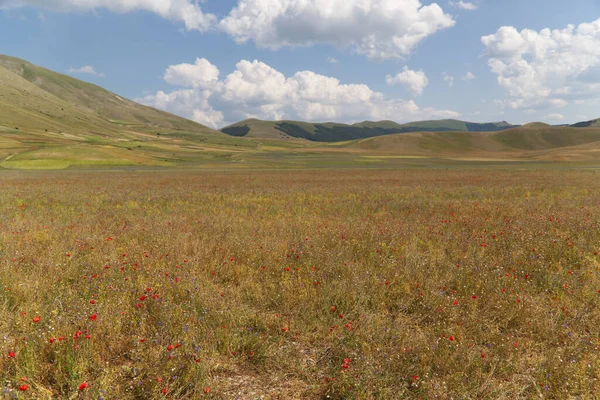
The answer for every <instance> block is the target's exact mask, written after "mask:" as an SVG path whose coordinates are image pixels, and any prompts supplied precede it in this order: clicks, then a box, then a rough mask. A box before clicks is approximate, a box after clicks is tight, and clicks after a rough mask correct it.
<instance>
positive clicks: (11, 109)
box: [0, 56, 257, 168]
mask: <svg viewBox="0 0 600 400" xmlns="http://www.w3.org/2000/svg"><path fill="white" fill-rule="evenodd" d="M244 146H246V147H247V146H250V147H256V146H257V145H256V144H254V143H249V142H248V141H241V140H239V139H235V138H232V137H229V136H227V135H224V134H222V133H220V132H218V131H215V130H213V129H210V128H208V127H206V126H203V125H200V124H197V123H195V122H192V121H189V120H187V119H184V118H181V117H177V116H175V115H172V114H169V113H166V112H164V111H160V110H156V109H154V108H150V107H145V106H142V105H140V104H137V103H135V102H133V101H131V100H128V99H126V98H124V97H121V96H119V95H117V94H115V93H111V92H109V91H107V90H105V89H103V88H101V87H99V86H96V85H92V84H90V83H87V82H83V81H80V80H77V79H74V78H71V77H69V76H66V75H63V74H59V73H56V72H53V71H50V70H48V69H45V68H42V67H39V66H36V65H33V64H31V63H29V62H27V61H25V60H21V59H17V58H13V57H8V56H0V166H2V167H4V168H66V167H69V166H77V165H79V166H85V165H151V166H152V165H154V166H163V165H174V164H178V163H181V162H183V163H185V162H187V161H193V160H195V159H198V158H211V157H214V156H215V154H220V155H227V154H231V153H232V152H237V151H239V148H240V147H242V148H243V147H244Z"/></svg>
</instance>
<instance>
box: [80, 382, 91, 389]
mask: <svg viewBox="0 0 600 400" xmlns="http://www.w3.org/2000/svg"><path fill="white" fill-rule="evenodd" d="M88 386H89V385H88V383H87V382H83V383H82V384H81V385H79V390H84V389H85V388H87V387H88Z"/></svg>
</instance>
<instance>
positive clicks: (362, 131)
mask: <svg viewBox="0 0 600 400" xmlns="http://www.w3.org/2000/svg"><path fill="white" fill-rule="evenodd" d="M514 127H515V125H511V124H509V123H508V122H505V121H503V122H492V123H473V122H465V121H458V120H453V119H447V120H438V121H419V122H411V123H407V124H398V123H396V122H393V121H379V122H373V121H364V122H361V123H357V124H353V125H347V124H339V123H332V122H327V123H308V122H298V121H261V120H257V119H248V120H245V121H241V122H238V123H236V124H233V125H230V126H227V127H225V128H223V129H221V132H223V133H225V134H228V135H231V136H238V137H249V138H263V139H264V138H271V139H275V138H277V139H289V138H296V139H307V140H311V141H315V142H342V141H347V140H355V139H365V138H369V137H376V136H383V135H391V134H396V133H409V132H422V131H430V132H496V131H501V130H505V129H510V128H514Z"/></svg>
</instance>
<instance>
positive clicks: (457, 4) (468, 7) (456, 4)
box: [450, 0, 478, 11]
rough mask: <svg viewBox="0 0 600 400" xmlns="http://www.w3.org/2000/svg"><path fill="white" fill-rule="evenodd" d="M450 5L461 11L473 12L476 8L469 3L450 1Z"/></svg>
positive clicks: (475, 5)
mask: <svg viewBox="0 0 600 400" xmlns="http://www.w3.org/2000/svg"><path fill="white" fill-rule="evenodd" d="M450 5H451V6H453V7H457V8H460V9H461V10H467V11H473V10H477V8H478V6H477V4H475V3H470V2H468V1H462V0H461V1H451V2H450Z"/></svg>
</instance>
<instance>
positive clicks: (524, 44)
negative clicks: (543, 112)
mask: <svg viewBox="0 0 600 400" xmlns="http://www.w3.org/2000/svg"><path fill="white" fill-rule="evenodd" d="M481 41H482V42H483V44H484V45H485V47H486V52H485V54H486V55H487V57H488V65H489V67H490V69H491V70H492V72H493V73H495V74H496V75H497V76H498V84H499V85H500V86H501V87H503V88H504V89H505V90H506V93H507V94H508V96H509V98H510V100H508V101H507V104H508V105H509V106H510V107H512V108H530V107H533V108H544V107H546V108H547V107H563V106H565V105H566V104H567V103H568V101H567V100H571V99H573V100H575V99H580V98H589V97H598V93H599V92H598V90H599V89H600V19H599V20H596V21H594V22H592V23H584V24H580V25H579V26H574V25H568V26H567V27H566V28H565V29H555V30H550V29H542V30H541V31H539V32H537V31H534V30H530V29H523V30H522V31H520V32H519V31H518V30H517V29H515V28H514V27H512V26H503V27H501V28H500V29H498V31H497V32H496V33H495V34H492V35H488V36H484V37H482V38H481Z"/></svg>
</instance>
